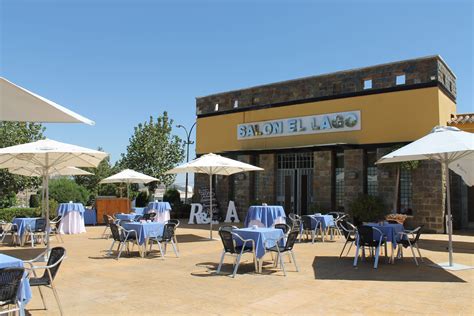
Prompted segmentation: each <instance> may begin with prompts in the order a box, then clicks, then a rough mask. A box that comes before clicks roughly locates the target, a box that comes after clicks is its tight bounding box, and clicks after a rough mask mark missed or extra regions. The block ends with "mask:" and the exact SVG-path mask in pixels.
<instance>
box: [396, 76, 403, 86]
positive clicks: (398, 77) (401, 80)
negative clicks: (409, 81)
mask: <svg viewBox="0 0 474 316" xmlns="http://www.w3.org/2000/svg"><path fill="white" fill-rule="evenodd" d="M396 82H397V86H398V85H400V84H405V75H398V76H397V79H396Z"/></svg>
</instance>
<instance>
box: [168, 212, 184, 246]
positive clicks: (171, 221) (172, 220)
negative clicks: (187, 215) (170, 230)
mask: <svg viewBox="0 0 474 316" xmlns="http://www.w3.org/2000/svg"><path fill="white" fill-rule="evenodd" d="M168 223H172V224H175V225H176V226H175V227H174V234H173V238H174V243H175V245H176V249H178V251H179V246H178V239H177V238H176V229H177V228H178V226H179V224H181V223H180V221H179V219H175V218H172V219H170V220H169V221H168Z"/></svg>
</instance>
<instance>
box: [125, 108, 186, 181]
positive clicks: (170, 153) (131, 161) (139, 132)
mask: <svg viewBox="0 0 474 316" xmlns="http://www.w3.org/2000/svg"><path fill="white" fill-rule="evenodd" d="M172 126H173V120H172V119H170V118H169V117H168V113H167V112H163V115H162V116H159V117H158V118H157V119H156V120H154V119H153V117H152V116H150V120H149V121H148V122H144V123H143V124H142V123H140V124H138V126H136V127H135V131H134V134H133V135H132V137H130V142H129V145H128V146H127V153H126V154H122V159H121V161H120V163H119V165H120V166H121V167H122V168H129V169H134V170H136V171H139V172H142V173H144V174H147V175H150V176H152V177H155V178H157V179H158V180H159V181H158V182H159V183H162V184H165V185H167V186H168V185H170V184H172V183H173V181H174V179H175V177H176V176H175V175H170V174H165V172H166V171H167V170H169V169H171V168H173V167H174V166H175V165H176V164H177V163H180V162H181V161H183V159H184V144H183V141H182V140H181V139H180V138H179V137H178V136H176V135H172V134H171V131H172ZM156 185H157V183H156V182H152V183H151V184H150V185H148V187H149V188H150V189H151V190H154V189H155V188H156Z"/></svg>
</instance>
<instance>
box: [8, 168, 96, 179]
mask: <svg viewBox="0 0 474 316" xmlns="http://www.w3.org/2000/svg"><path fill="white" fill-rule="evenodd" d="M8 172H10V173H13V174H18V175H21V176H26V177H42V176H43V170H42V169H41V168H39V167H36V168H26V167H19V168H9V169H8ZM92 174H93V173H90V172H88V171H85V170H82V169H79V168H76V167H64V168H59V169H55V168H53V172H50V174H49V175H50V176H90V175H92Z"/></svg>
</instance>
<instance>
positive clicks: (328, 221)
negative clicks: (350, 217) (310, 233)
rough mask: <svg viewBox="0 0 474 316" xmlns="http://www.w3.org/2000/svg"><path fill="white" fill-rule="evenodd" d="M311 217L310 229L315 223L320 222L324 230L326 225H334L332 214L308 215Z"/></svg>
mask: <svg viewBox="0 0 474 316" xmlns="http://www.w3.org/2000/svg"><path fill="white" fill-rule="evenodd" d="M310 217H311V229H314V228H315V227H316V223H318V222H320V223H321V228H322V229H323V230H325V229H326V228H328V227H331V226H334V217H333V216H332V215H318V214H314V215H310Z"/></svg>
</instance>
